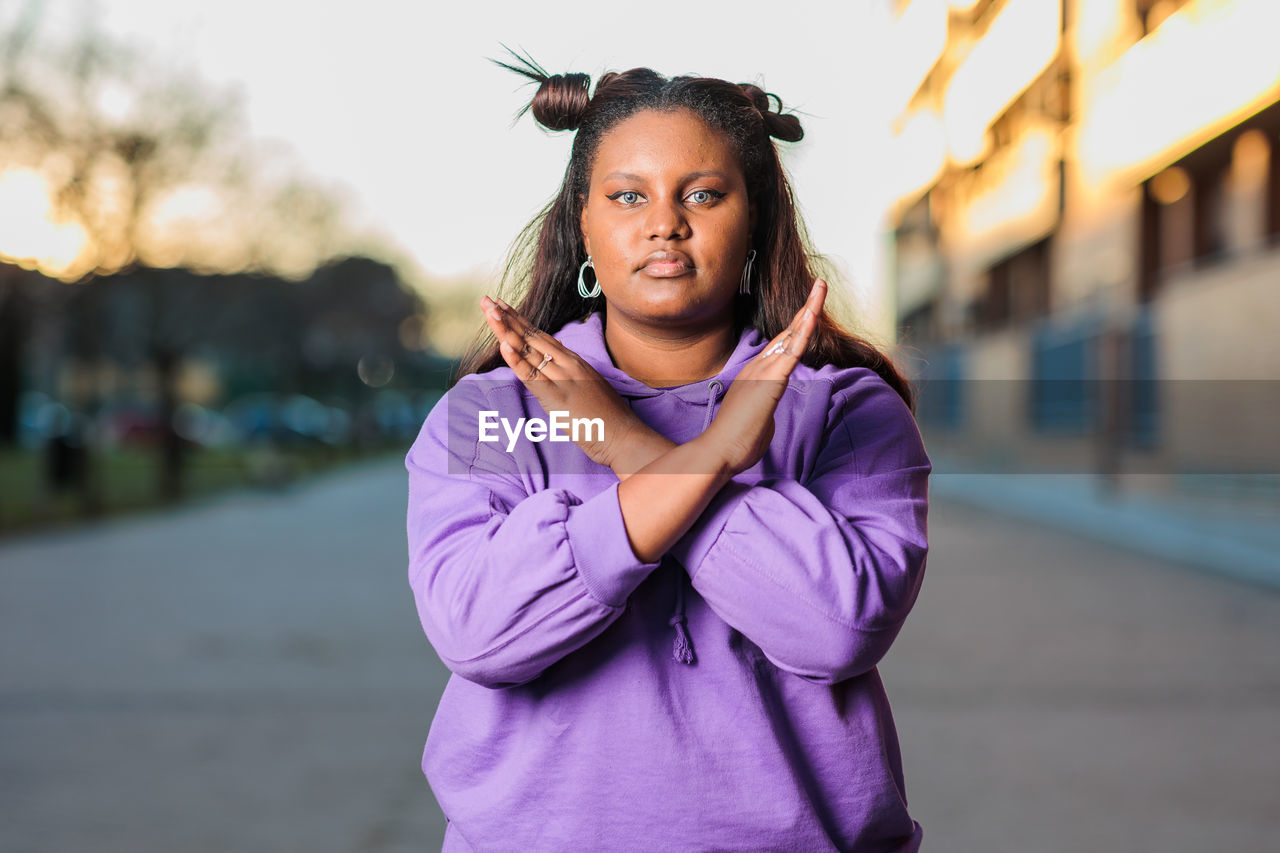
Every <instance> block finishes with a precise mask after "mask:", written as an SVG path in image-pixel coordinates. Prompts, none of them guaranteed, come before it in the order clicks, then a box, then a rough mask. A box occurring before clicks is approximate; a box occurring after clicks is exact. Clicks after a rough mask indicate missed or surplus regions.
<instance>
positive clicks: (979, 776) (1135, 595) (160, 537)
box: [0, 459, 1280, 853]
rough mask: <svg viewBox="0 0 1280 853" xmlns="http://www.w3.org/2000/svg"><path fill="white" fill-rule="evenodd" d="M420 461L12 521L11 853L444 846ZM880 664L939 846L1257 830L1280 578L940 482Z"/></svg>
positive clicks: (4, 563) (1272, 786)
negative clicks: (1225, 572)
mask: <svg viewBox="0 0 1280 853" xmlns="http://www.w3.org/2000/svg"><path fill="white" fill-rule="evenodd" d="M404 500H405V493H404V471H403V468H402V467H401V460H400V459H392V460H389V461H387V462H386V463H379V464H374V465H370V466H368V467H365V468H362V469H355V470H351V471H347V472H343V473H339V474H335V475H332V476H330V477H327V478H325V479H323V480H319V481H313V482H312V483H310V484H307V485H305V486H303V487H302V488H301V489H299V490H297V491H294V492H292V493H288V494H286V495H283V496H277V495H265V494H263V495H256V494H251V493H250V494H240V495H235V496H231V497H228V498H225V499H222V500H219V501H217V502H215V503H211V504H208V505H205V506H200V507H192V508H189V509H186V510H183V511H180V512H177V513H171V514H164V515H155V516H148V517H142V518H135V519H132V520H128V521H125V522H114V523H110V524H108V525H104V526H100V527H96V528H85V529H81V530H78V531H75V532H72V533H64V534H47V535H42V536H34V537H29V538H26V539H21V540H11V541H8V542H0V648H3V649H4V653H3V656H2V657H0V802H3V803H4V807H3V823H4V827H3V832H2V837H3V849H4V850H5V851H28V850H30V851H37V850H38V851H64V850H66V851H72V850H74V851H80V850H90V849H91V850H94V851H101V853H113V851H129V853H139V851H170V850H181V851H192V853H202V851H236V853H239V851H250V850H252V851H282V853H283V851H299V850H306V851H317V853H321V852H322V851H408V850H438V849H439V844H440V839H441V837H442V835H443V818H442V816H441V815H440V812H439V810H438V808H437V806H436V804H435V801H434V799H433V798H432V796H431V792H430V789H429V788H428V787H427V784H426V782H425V780H424V779H423V778H422V775H421V772H420V770H419V766H418V763H419V757H420V752H421V747H422V741H423V739H424V738H425V736H426V731H427V727H428V725H429V722H430V719H431V715H432V712H433V710H434V707H435V702H436V699H437V698H438V696H439V693H440V691H441V690H442V689H443V685H444V681H445V678H446V677H447V672H446V671H445V670H444V669H443V667H442V666H441V665H440V663H439V661H438V659H437V658H436V657H435V656H434V654H433V653H432V652H431V650H430V646H429V645H428V644H427V642H426V639H425V637H424V636H423V635H422V633H421V628H420V626H419V625H418V622H417V615H416V613H415V611H414V608H413V601H412V597H411V595H410V593H409V588H408V584H407V582H406V580H405V577H404V560H405V542H404V529H403V513H404ZM930 524H931V541H932V553H931V556H930V565H929V571H928V575H927V577H926V581H925V586H924V589H923V592H922V594H921V598H920V601H919V603H918V604H917V607H916V610H915V612H913V614H912V616H911V618H910V619H909V620H908V623H907V626H906V627H905V628H904V629H903V632H902V634H901V635H900V637H899V639H898V642H897V644H896V645H895V647H894V649H893V650H892V651H891V652H890V653H889V656H888V657H887V658H886V660H885V662H884V663H883V665H882V666H881V674H882V676H883V678H884V680H885V683H886V685H887V687H888V690H889V697H890V701H891V702H892V704H893V707H894V710H895V715H896V718H897V724H898V730H899V734H900V736H901V739H902V747H903V759H904V763H905V770H906V780H907V790H908V797H909V803H910V806H911V809H912V813H913V815H914V816H915V817H916V819H917V820H919V821H920V822H921V823H922V824H923V825H924V827H925V849H927V850H938V851H947V850H956V851H1003V850H1010V851H1026V850H1035V851H1043V853H1056V851H1079V850H1093V849H1110V848H1116V849H1137V850H1162V851H1170V853H1179V851H1197V853H1201V851H1206V850H1226V849H1244V850H1260V849H1266V848H1267V846H1268V845H1269V844H1271V843H1273V842H1274V838H1275V836H1276V834H1277V833H1278V832H1280V817H1278V816H1277V812H1276V810H1275V808H1274V804H1275V800H1276V796H1277V792H1278V791H1280V737H1276V723H1277V721H1278V720H1280V655H1278V654H1277V651H1280V595H1277V594H1276V593H1274V592H1267V591H1264V590H1261V589H1255V588H1251V587H1248V586H1245V585H1242V584H1239V583H1236V582H1232V581H1228V580H1224V579H1222V578H1218V577H1214V576H1209V575H1200V574H1197V573H1195V572H1192V571H1189V570H1185V569H1180V568H1177V567H1174V566H1170V565H1165V564H1162V563H1159V562H1157V561H1155V560H1153V559H1150V558H1146V557H1141V556H1135V555H1130V554H1127V553H1125V552H1122V551H1119V550H1116V549H1115V548H1112V547H1110V546H1103V545H1097V544H1093V543H1091V542H1088V541H1083V540H1080V539H1079V538H1076V537H1072V536H1069V535H1066V534H1061V533H1057V532H1054V531H1050V530H1045V529H1040V528H1036V527H1033V526H1030V525H1028V524H1027V523H1025V522H1011V521H1008V520H1005V519H1003V518H1001V517H998V516H993V515H991V514H990V513H987V512H985V511H980V510H974V509H970V508H967V507H965V506H963V505H959V504H951V503H944V502H941V501H935V503H934V506H933V508H932V511H931V516H930Z"/></svg>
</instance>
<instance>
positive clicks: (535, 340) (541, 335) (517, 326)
mask: <svg viewBox="0 0 1280 853" xmlns="http://www.w3.org/2000/svg"><path fill="white" fill-rule="evenodd" d="M494 302H495V304H496V308H497V311H498V313H499V314H500V315H501V316H502V317H503V319H505V320H506V322H507V326H508V327H510V328H511V329H512V330H513V331H515V332H516V333H517V334H519V335H520V336H521V337H522V338H523V343H522V344H520V345H519V349H520V351H521V352H522V353H523V354H524V356H525V357H526V358H527V359H529V360H530V361H532V362H534V363H537V362H540V361H541V360H542V358H543V355H544V354H547V353H550V354H551V356H552V358H555V357H556V356H560V357H561V358H560V360H561V362H562V363H565V354H567V353H568V350H566V349H565V348H564V346H563V345H561V343H560V342H559V341H557V340H556V339H555V338H554V337H552V336H551V335H549V334H547V333H546V332H544V331H542V330H541V329H539V328H538V327H536V326H534V325H533V324H532V323H530V322H529V321H528V320H527V319H525V317H524V315H522V314H521V313H520V312H519V311H517V310H515V309H514V308H512V307H511V306H510V305H508V304H507V303H505V302H503V301H502V300H501V299H495V300H494ZM513 345H514V344H513Z"/></svg>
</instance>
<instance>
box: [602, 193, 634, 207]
mask: <svg viewBox="0 0 1280 853" xmlns="http://www.w3.org/2000/svg"><path fill="white" fill-rule="evenodd" d="M628 196H634V198H628ZM605 198H607V199H612V200H614V201H621V202H622V203H623V204H625V205H627V206H628V207H630V206H631V205H633V204H635V203H636V201H637V200H638V199H639V198H640V193H638V192H636V191H635V190H618V191H617V192H616V193H613V194H612V195H607V196H605Z"/></svg>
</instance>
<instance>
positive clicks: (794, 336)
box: [757, 306, 818, 372]
mask: <svg viewBox="0 0 1280 853" xmlns="http://www.w3.org/2000/svg"><path fill="white" fill-rule="evenodd" d="M817 325H818V318H817V316H816V315H814V314H813V312H812V311H810V310H809V308H808V306H806V307H805V308H802V309H801V310H800V313H799V315H797V317H796V320H795V321H794V322H793V323H792V325H791V326H790V327H788V328H786V329H784V330H783V331H782V332H781V333H780V334H778V335H777V336H776V337H775V338H774V339H773V340H771V341H769V344H768V346H766V347H765V348H764V349H763V350H761V352H760V355H758V356H757V358H759V359H762V360H764V359H774V360H776V361H780V362H783V363H787V370H788V372H789V371H790V369H791V368H792V367H794V366H795V361H798V360H799V358H800V356H802V355H804V351H805V349H807V348H808V346H809V338H810V336H812V334H813V330H814V329H815V328H816V327H817ZM788 362H789V363H788Z"/></svg>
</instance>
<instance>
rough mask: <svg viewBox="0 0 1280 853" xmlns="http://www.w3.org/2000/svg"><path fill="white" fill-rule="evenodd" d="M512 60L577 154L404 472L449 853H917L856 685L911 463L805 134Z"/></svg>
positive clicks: (911, 512)
mask: <svg viewBox="0 0 1280 853" xmlns="http://www.w3.org/2000/svg"><path fill="white" fill-rule="evenodd" d="M505 67H507V68H511V69H512V70H515V71H518V72H519V73H521V74H524V75H526V76H528V77H530V78H531V79H533V80H536V81H537V82H538V83H539V84H540V85H539V88H538V91H537V94H536V95H535V96H534V98H533V101H532V108H533V114H534V117H535V118H536V119H537V120H538V121H539V122H540V123H541V124H542V125H544V126H545V127H547V128H550V129H552V130H572V131H576V136H575V138H574V142H573V149H572V153H571V155H570V160H569V166H568V169H567V171H566V173H565V178H564V183H563V185H562V187H561V189H560V192H559V194H558V195H557V196H556V197H555V198H554V200H553V201H552V202H551V203H550V204H549V205H548V206H547V208H546V209H545V210H544V211H543V212H542V213H541V214H540V215H539V216H538V218H536V219H535V220H534V222H533V223H531V224H530V226H529V227H528V228H526V230H525V234H524V236H525V240H526V242H527V244H528V245H526V247H525V251H524V252H521V251H520V250H519V249H517V251H516V252H515V253H514V255H513V261H512V264H510V265H509V266H508V280H511V279H513V278H514V280H515V282H516V284H517V289H516V291H515V292H516V293H520V294H522V295H521V296H513V297H512V302H516V303H518V306H516V307H513V306H512V305H509V304H507V302H505V301H502V300H490V299H489V298H488V297H485V298H484V299H482V300H481V306H480V307H481V311H482V312H483V315H484V320H485V322H486V324H487V327H488V330H489V331H491V332H492V333H493V336H494V338H496V340H493V341H492V342H491V344H490V345H489V346H488V347H487V348H481V347H480V346H479V345H477V346H476V347H473V350H472V352H471V353H470V354H469V357H468V358H467V359H466V360H465V361H464V364H463V365H462V369H461V373H463V374H465V375H463V376H462V377H461V379H460V380H459V381H458V382H457V383H456V384H455V385H454V386H453V387H452V388H451V389H450V391H449V392H448V394H447V395H446V396H445V398H444V399H442V400H441V402H440V403H439V404H438V405H437V406H436V408H435V409H433V410H432V412H431V413H430V415H429V416H428V417H427V419H426V422H425V423H424V424H423V427H422V430H421V432H420V433H419V435H418V437H417V439H416V440H415V442H414V444H413V446H412V448H411V449H410V451H409V453H408V455H407V457H406V459H405V464H406V468H407V469H408V472H409V502H408V544H409V581H410V584H411V586H412V589H413V593H414V596H415V600H416V603H417V609H418V613H419V615H420V617H421V621H422V627H423V629H424V630H425V632H426V635H427V637H428V639H429V640H430V641H431V644H432V646H433V647H434V648H435V650H436V652H437V653H438V654H439V656H440V658H441V659H442V660H443V661H444V663H445V664H446V666H448V667H449V669H450V670H451V671H452V673H453V676H452V677H451V678H450V680H449V683H448V686H447V687H446V689H445V692H444V696H443V697H442V699H441V701H440V705H439V707H438V709H437V712H436V716H435V719H434V720H433V722H432V724H431V727H430V731H429V733H428V736H427V740H426V746H425V750H424V752H423V756H422V767H423V771H424V773H425V775H426V777H427V780H428V782H429V783H430V785H431V788H432V790H433V792H434V793H435V796H436V798H437V800H438V801H439V803H440V805H441V807H442V808H443V810H444V813H445V815H446V817H447V819H448V826H447V829H446V835H445V841H444V850H445V851H484V853H489V851H502V850H518V851H562V850H593V851H595V850H602V851H604V850H608V851H612V850H625V851H639V850H654V851H658V850H664V851H665V850H681V851H694V850H731V851H778V850H795V851H824V850H840V851H902V852H903V853H905V852H906V851H915V850H917V849H918V848H919V846H920V842H921V838H922V829H921V826H920V824H919V823H918V822H916V821H915V820H913V819H912V817H911V816H910V815H909V814H908V811H907V800H906V789H905V784H904V781H903V773H902V762H901V757H900V754H899V748H898V741H897V734H896V732H895V729H894V725H893V719H892V715H891V713H890V709H889V705H888V701H887V698H886V694H885V690H884V687H883V685H882V682H881V680H880V677H879V675H878V673H877V670H876V664H877V662H879V661H880V659H881V658H882V657H883V656H884V654H885V652H886V651H888V649H889V646H890V644H891V643H892V642H893V640H894V638H895V637H896V636H897V634H898V632H899V630H900V629H901V628H902V625H903V622H904V620H905V619H906V617H907V614H908V612H909V611H910V610H911V607H912V605H913V604H914V603H915V600H916V597H917V595H918V593H919V590H920V585H921V581H922V578H923V574H924V568H925V558H926V555H927V552H928V541H927V512H928V477H929V473H930V470H931V465H930V462H929V459H928V456H927V455H926V453H925V448H924V445H923V442H922V441H921V438H920V433H919V431H918V430H917V428H916V423H915V420H914V417H913V411H914V405H913V396H912V390H911V386H910V385H909V383H908V382H907V381H906V380H904V379H903V377H902V376H901V375H900V374H899V373H898V371H897V370H896V369H895V368H894V366H893V365H892V363H891V362H890V361H889V360H888V359H887V358H886V357H885V356H884V355H882V354H881V353H880V352H878V351H877V350H876V349H875V348H874V347H873V346H871V345H869V344H868V343H866V342H865V341H862V340H860V339H859V338H857V337H855V336H853V335H852V334H850V333H848V332H846V331H844V330H843V329H842V328H840V327H839V326H838V325H837V324H836V323H835V322H834V321H833V320H832V319H830V317H829V316H828V314H826V313H824V311H823V304H824V300H825V298H826V284H825V282H823V281H821V280H815V279H814V277H813V276H812V275H811V268H812V267H813V265H814V256H813V254H812V253H810V252H808V251H807V250H806V246H805V241H804V239H803V236H802V234H803V232H802V226H801V223H800V218H799V215H798V213H797V211H796V209H795V208H794V207H793V204H792V199H791V191H790V186H789V184H788V181H787V178H786V175H785V173H784V171H783V169H782V167H781V164H780V163H779V160H778V154H777V150H776V148H775V143H774V142H773V138H777V139H782V140H786V141H797V140H799V139H800V138H801V136H802V131H801V128H800V123H799V121H798V119H796V117H795V116H793V115H788V114H783V113H781V112H779V110H781V108H782V103H781V101H780V100H779V99H778V98H777V97H776V96H773V95H770V94H767V93H765V92H764V91H762V90H761V89H759V88H758V87H756V86H753V85H749V84H742V85H736V84H733V83H729V82H726V81H724V80H719V79H713V78H695V77H675V78H671V79H667V78H664V77H662V76H661V75H659V74H657V73H655V72H654V71H651V70H649V69H647V68H636V69H632V70H630V71H626V72H623V73H608V74H605V75H603V76H602V77H601V78H600V80H599V81H598V83H597V85H596V88H595V92H594V93H590V92H589V86H590V80H589V78H588V77H587V76H586V75H583V74H568V75H555V76H549V75H547V74H546V73H545V72H543V71H542V70H541V69H540V68H538V67H537V65H536V64H534V63H533V62H532V61H531V60H521V65H519V66H510V65H507V66H505ZM771 99H772V100H771ZM775 102H776V108H777V109H776V110H775ZM521 259H524V260H525V261H526V262H527V266H526V267H522V266H521V263H520V261H521ZM575 283H576V285H575ZM571 425H573V428H570V427H571ZM579 427H580V429H579ZM589 427H594V428H592V429H589ZM557 436H558V438H557Z"/></svg>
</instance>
